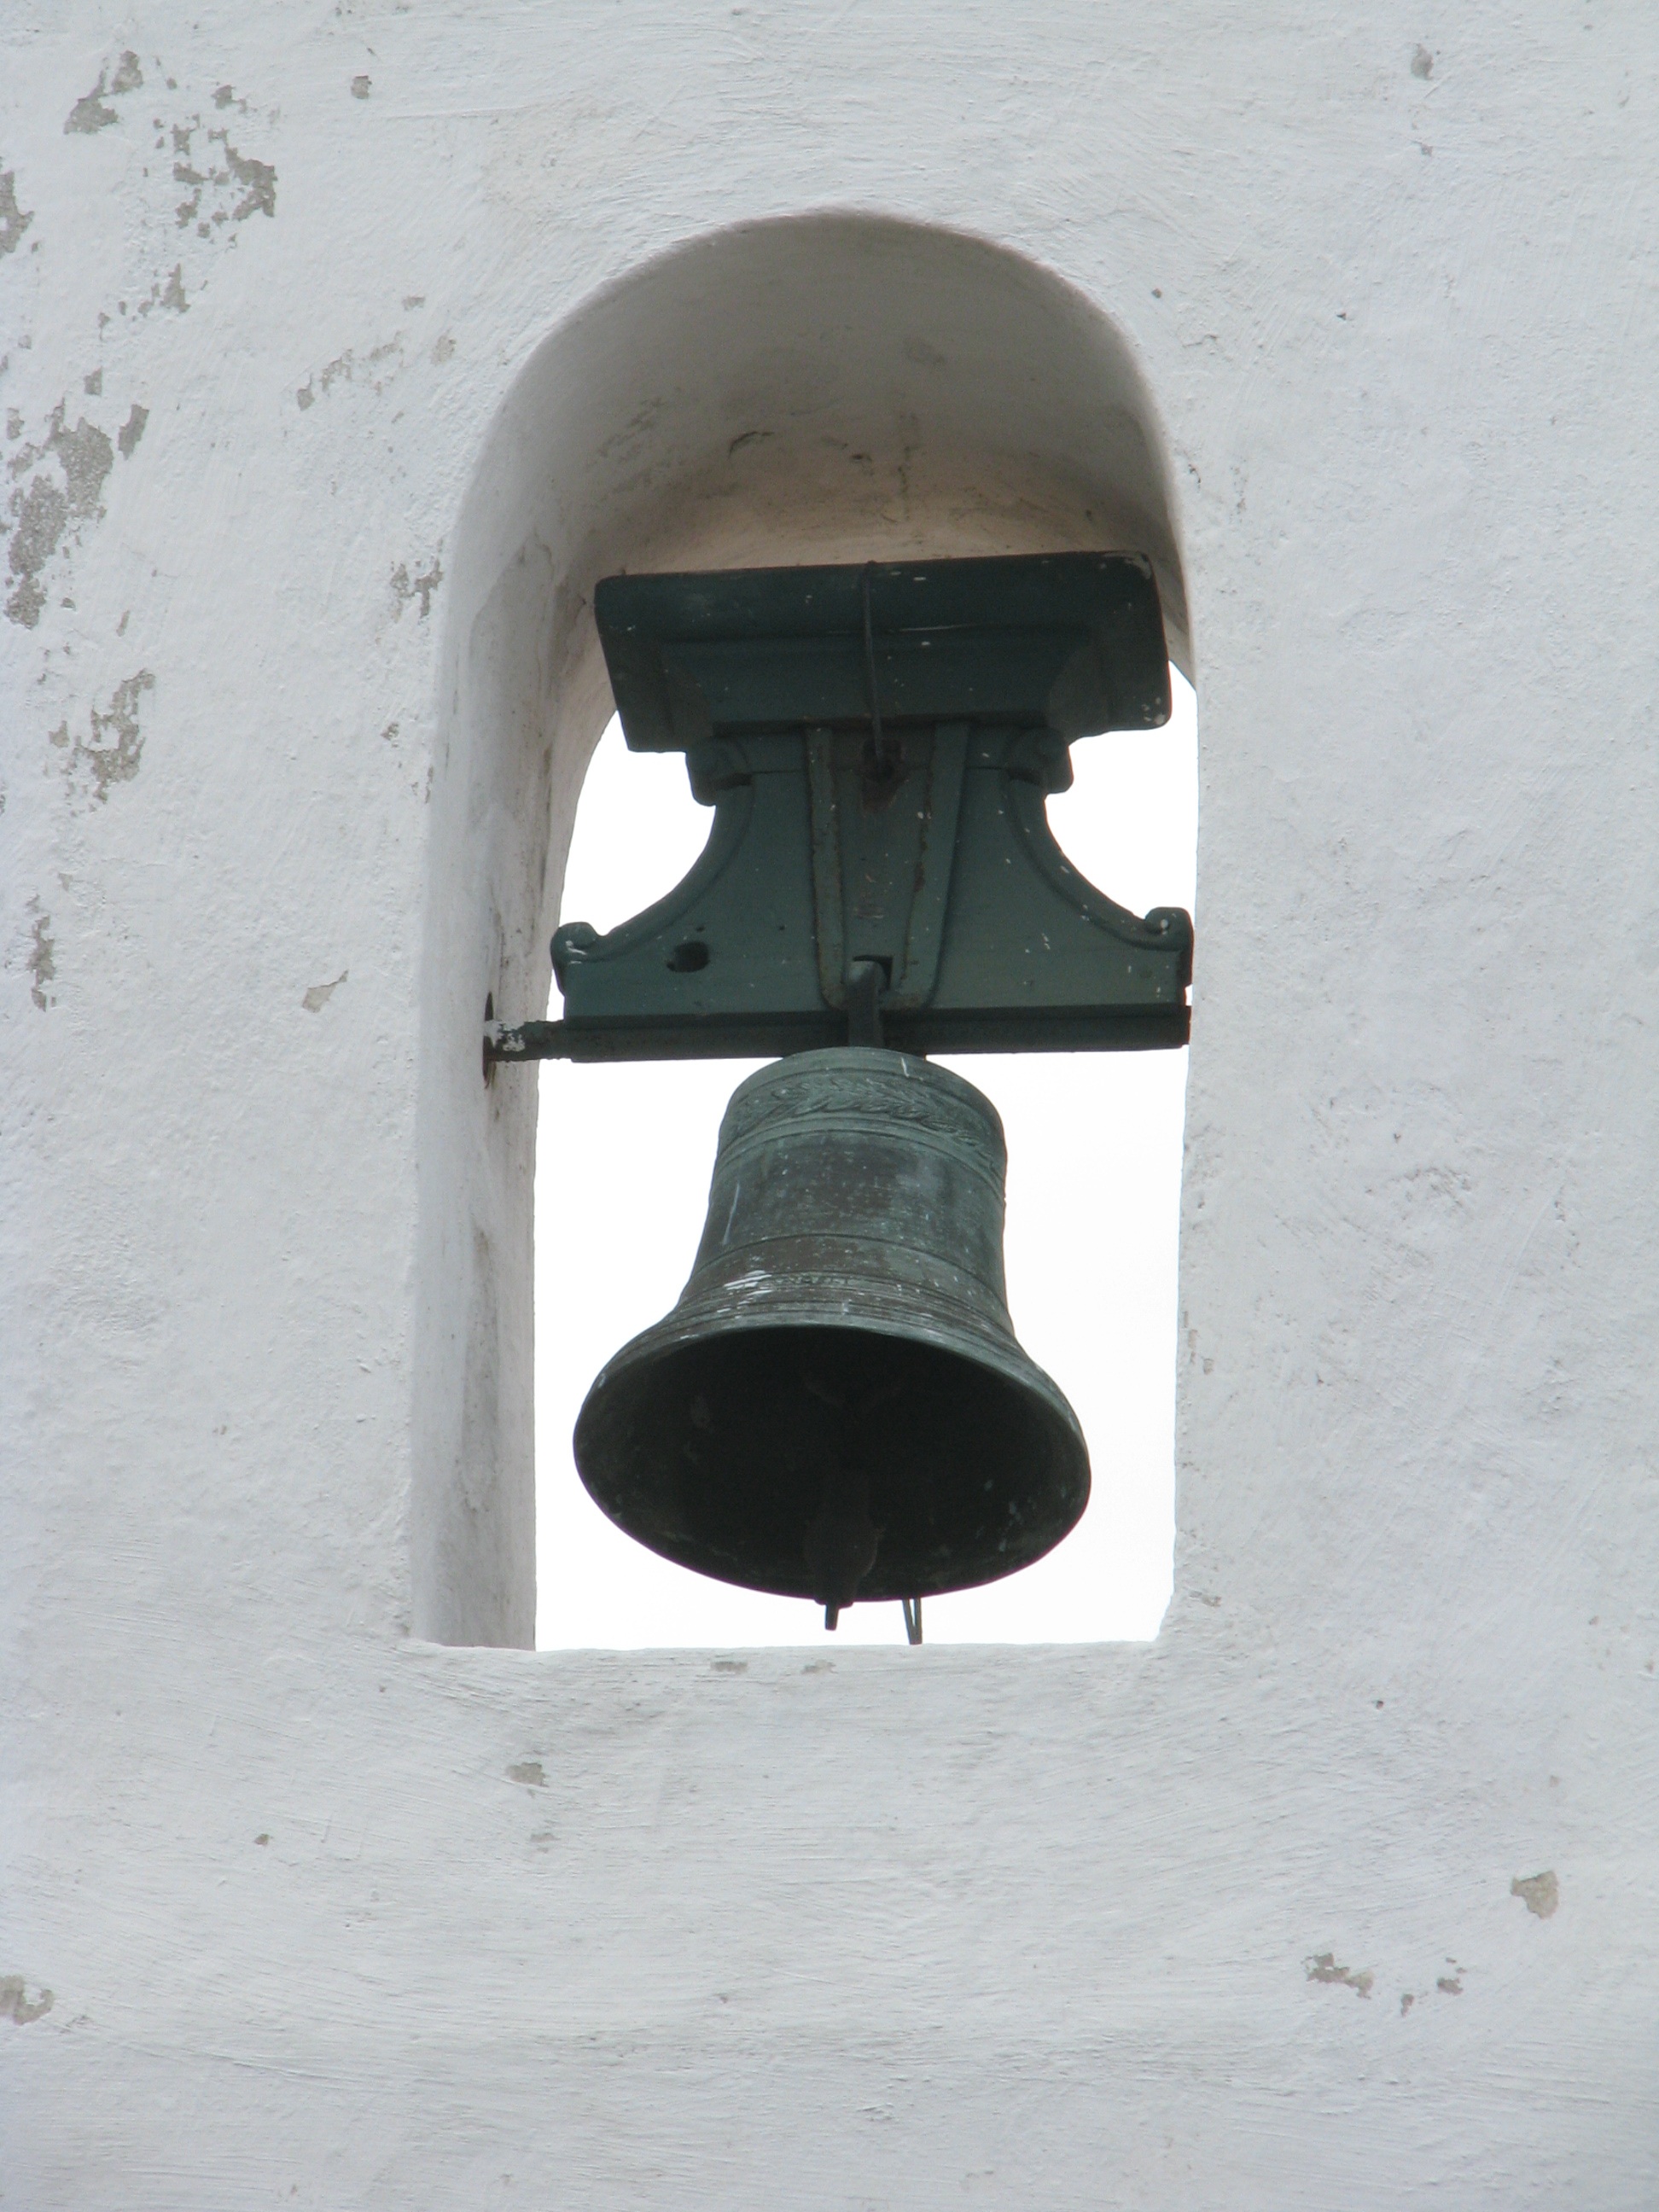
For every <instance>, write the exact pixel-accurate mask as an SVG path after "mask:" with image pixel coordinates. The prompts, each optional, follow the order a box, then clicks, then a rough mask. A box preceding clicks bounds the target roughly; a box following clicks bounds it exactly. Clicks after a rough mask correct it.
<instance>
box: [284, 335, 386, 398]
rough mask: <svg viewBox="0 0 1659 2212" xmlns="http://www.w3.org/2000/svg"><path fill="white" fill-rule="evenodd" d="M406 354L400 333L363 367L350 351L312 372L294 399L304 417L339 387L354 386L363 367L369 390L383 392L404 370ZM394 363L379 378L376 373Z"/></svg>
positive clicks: (366, 359) (374, 351) (365, 358)
mask: <svg viewBox="0 0 1659 2212" xmlns="http://www.w3.org/2000/svg"><path fill="white" fill-rule="evenodd" d="M403 350H404V336H403V332H402V331H398V333H397V335H396V336H395V337H389V338H387V339H386V342H385V343H384V344H382V345H377V346H375V347H374V349H372V350H371V351H370V352H368V353H367V354H365V355H364V356H363V358H362V362H361V363H360V362H358V360H357V357H356V354H355V353H353V352H352V351H351V349H349V347H348V349H346V351H345V352H344V353H342V354H337V355H336V356H335V357H334V359H333V360H332V361H331V362H329V363H328V365H327V367H326V368H317V369H313V371H312V372H311V374H310V375H309V376H307V379H306V380H305V382H304V383H303V384H302V385H301V386H300V387H299V389H298V391H296V392H295V395H294V397H295V402H296V404H298V406H299V408H300V410H301V413H303V412H304V411H305V410H306V409H307V407H313V406H315V404H316V403H317V402H318V400H319V399H320V398H322V397H323V396H324V394H325V392H328V391H330V390H331V387H332V386H335V385H336V384H338V383H342V382H343V383H346V384H355V383H356V380H357V372H358V369H359V368H360V367H361V368H362V372H363V376H364V380H365V381H366V382H367V383H368V386H369V388H370V389H371V390H372V391H373V392H375V393H377V394H378V393H380V392H384V391H385V390H386V386H387V385H388V384H390V383H391V381H392V378H393V377H394V376H396V375H397V374H398V372H399V371H400V370H401V369H402V368H403V367H404V361H403ZM393 361H395V365H394V366H393V367H392V368H390V369H386V370H385V372H384V374H380V375H376V374H374V371H375V370H377V369H380V368H381V367H382V364H383V363H385V362H393Z"/></svg>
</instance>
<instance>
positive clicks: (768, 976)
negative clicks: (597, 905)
mask: <svg viewBox="0 0 1659 2212" xmlns="http://www.w3.org/2000/svg"><path fill="white" fill-rule="evenodd" d="M594 611H595V616H596V618H597V621H598V624H599V636H600V640H601V642H602V644H603V646H604V648H605V659H606V663H607V665H608V667H609V669H610V673H611V686H612V690H613V691H614V693H615V696H616V701H617V711H618V713H619V714H620V715H621V718H622V724H623V733H624V735H625V737H626V738H627V742H628V744H629V746H630V748H631V749H632V750H635V751H636V752H684V755H685V756H686V761H687V766H688V769H689V770H690V779H691V788H692V791H693V793H695V794H696V798H697V799H699V800H700V801H702V804H703V805H708V806H712V807H713V809H714V825H713V828H712V829H711V832H710V835H709V839H708V845H707V846H706V847H705V848H704V850H703V852H702V855H701V857H700V858H699V859H698V860H697V862H696V866H694V867H693V868H692V870H691V872H690V874H689V875H688V876H687V877H686V878H684V881H683V882H682V883H681V884H678V886H677V887H676V889H674V890H672V891H671V892H670V893H669V894H668V896H666V897H665V898H663V899H661V900H659V902H657V904H656V905H654V906H652V907H648V908H647V909H646V910H645V912H644V913H643V914H640V915H635V917H634V919H633V920H632V921H629V922H625V923H624V924H623V926H622V927H620V928H618V929H614V930H612V931H611V932H610V933H608V934H607V935H605V936H601V935H600V934H599V933H598V932H597V931H595V930H593V929H592V928H590V927H588V926H587V925H586V924H585V923H582V922H568V923H566V924H564V925H563V926H562V927H561V928H560V929H559V931H558V933H556V936H555V938H554V939H553V966H554V973H555V975H556V980H557V981H558V985H559V988H560V990H561V991H562V994H563V996H564V1018H563V1019H562V1021H559V1022H526V1023H524V1024H521V1025H520V1026H518V1027H516V1028H514V1027H507V1026H502V1027H499V1028H496V1029H494V1030H492V1031H491V1034H490V1037H489V1046H488V1050H489V1056H490V1057H491V1058H493V1059H498V1060H533V1059H542V1058H565V1059H572V1060H671V1059H714V1058H720V1057H723V1056H738V1057H757V1058H770V1057H775V1056H781V1055H783V1054H790V1053H794V1052H799V1051H802V1050H809V1049H811V1048H817V1047H820V1046H826V1045H836V1044H843V1043H846V1042H848V1040H849V1038H850V1039H851V1040H852V1041H854V1042H862V1043H868V1044H877V1043H885V1044H887V1045H889V1046H890V1047H894V1048H898V1049H901V1050H903V1051H908V1052H913V1053H925V1052H933V1051H938V1052H945V1051H949V1052H974V1051H997V1052H1006V1051H1044V1050H1048V1051H1077V1050H1082V1049H1093V1050H1110V1051H1126V1050H1127V1051H1134V1050H1144V1049H1146V1048H1157V1047H1167V1046H1175V1045H1181V1044H1184V1043H1185V1042H1186V1041H1187V1035H1188V1019H1189V1017H1188V1006H1187V985H1188V981H1190V979H1191V973H1192V945H1193V931H1192V923H1191V921H1190V920H1189V918H1188V916H1187V915H1185V914H1184V913H1182V912H1181V911H1180V910H1179V909H1178V908H1155V909H1154V910H1153V911H1152V913H1151V914H1148V915H1146V916H1144V917H1142V916H1139V915H1133V914H1131V913H1129V912H1128V911H1127V909H1126V908H1122V907H1120V906H1117V905H1115V904H1114V903H1113V902H1112V901H1111V900H1110V899H1109V898H1107V897H1105V896H1103V894H1102V893H1101V892H1100V891H1098V890H1096V889H1095V888H1094V886H1093V885H1092V884H1089V883H1088V882H1086V881H1085V878H1083V877H1082V876H1080V875H1079V873H1078V872H1077V870H1076V869H1075V868H1073V866H1072V865H1071V863H1070V862H1069V861H1068V860H1066V857H1065V855H1064V854H1063V853H1061V851H1060V848H1059V847H1058V846H1057V845H1056V844H1055V842H1054V838H1053V836H1052V835H1051V834H1050V832H1049V829H1048V817H1047V812H1046V807H1045V800H1046V799H1047V798H1048V794H1049V793H1054V792H1059V791H1064V790H1065V789H1066V787H1067V786H1068V785H1069V784H1070V782H1071V780H1072V767H1071V757H1070V747H1071V745H1072V744H1073V741H1074V740H1076V739H1077V738H1084V737H1089V736H1091V735H1094V734H1097V733H1098V732H1103V731H1107V730H1142V729H1144V730H1151V729H1154V728H1157V727H1158V726H1159V725H1160V724H1162V723H1164V721H1166V720H1168V718H1169V712H1170V696H1169V664H1168V655H1167V653H1166V650H1165V647H1164V625H1163V619H1162V616H1161V613H1160V611H1159V607H1158V589H1157V586H1156V585H1155V583H1154V582H1153V580H1152V569H1151V566H1150V563H1149V562H1146V560H1144V559H1142V558H1140V557H1139V556H1124V555H1112V554H1098V553H1072V554H1055V555H1040V556H1031V557H1026V558H1016V559H998V560H983V561H932V562H893V563H889V564H887V565H884V566H876V565H871V566H869V567H866V568H769V569H749V570H735V571H730V572H726V573H723V574H703V575H696V574H693V575H659V576H611V577H607V578H606V579H605V580H604V581H603V582H602V583H601V584H600V585H599V587H598V589H597V591H596V592H595V595H594Z"/></svg>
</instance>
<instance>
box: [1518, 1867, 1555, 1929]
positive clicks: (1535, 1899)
mask: <svg viewBox="0 0 1659 2212" xmlns="http://www.w3.org/2000/svg"><path fill="white" fill-rule="evenodd" d="M1510 1896H1511V1897H1518V1898H1520V1899H1521V1900H1522V1903H1523V1904H1524V1905H1525V1906H1526V1908H1527V1910H1528V1912H1531V1913H1535V1914H1536V1915H1537V1917H1538V1918H1539V1919H1540V1920H1547V1919H1548V1918H1549V1917H1550V1915H1551V1914H1552V1913H1553V1911H1554V1910H1555V1908H1556V1906H1557V1905H1559V1903H1560V1902H1561V1885H1560V1883H1559V1881H1557V1880H1556V1879H1555V1875H1554V1874H1553V1872H1552V1871H1551V1870H1550V1869H1548V1868H1546V1869H1545V1870H1544V1872H1543V1873H1542V1874H1529V1875H1525V1876H1522V1875H1516V1877H1515V1879H1514V1881H1512V1882H1511V1883H1510Z"/></svg>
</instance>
